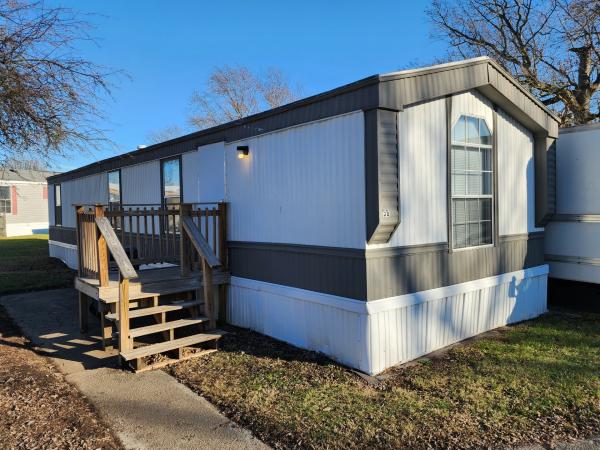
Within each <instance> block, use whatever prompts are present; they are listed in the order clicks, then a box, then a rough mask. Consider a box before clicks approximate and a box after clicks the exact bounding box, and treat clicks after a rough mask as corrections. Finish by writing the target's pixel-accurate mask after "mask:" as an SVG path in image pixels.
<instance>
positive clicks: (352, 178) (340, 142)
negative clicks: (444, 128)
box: [226, 112, 366, 248]
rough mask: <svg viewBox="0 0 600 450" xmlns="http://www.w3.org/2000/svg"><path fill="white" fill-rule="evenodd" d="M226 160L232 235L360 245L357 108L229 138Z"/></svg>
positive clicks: (361, 124) (361, 148) (362, 216)
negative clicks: (243, 148)
mask: <svg viewBox="0 0 600 450" xmlns="http://www.w3.org/2000/svg"><path fill="white" fill-rule="evenodd" d="M240 144H245V145H248V146H249V147H250V155H249V157H248V158H245V159H238V158H237V152H236V147H237V145H240ZM226 160H227V167H226V183H227V187H226V191H227V193H226V195H227V200H228V201H229V202H230V204H231V206H230V209H229V210H230V221H229V224H230V229H229V236H230V239H231V240H234V241H249V242H275V243H290V244H307V245H323V246H334V247H349V248H364V246H365V233H366V231H365V207H364V201H365V200H364V198H365V186H364V120H363V113H362V112H356V113H351V114H347V115H343V116H337V117H334V118H331V119H326V120H322V121H318V122H313V123H309V124H305V125H301V126H297V127H293V128H288V129H286V130H282V131H277V132H273V133H269V134H266V135H262V136H257V137H254V138H251V139H247V140H244V141H238V142H233V143H231V144H227V145H226Z"/></svg>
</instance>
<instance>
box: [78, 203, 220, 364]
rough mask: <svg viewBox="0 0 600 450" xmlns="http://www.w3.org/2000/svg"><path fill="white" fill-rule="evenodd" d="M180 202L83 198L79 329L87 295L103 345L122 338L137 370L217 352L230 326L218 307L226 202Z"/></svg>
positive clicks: (126, 358) (127, 360)
mask: <svg viewBox="0 0 600 450" xmlns="http://www.w3.org/2000/svg"><path fill="white" fill-rule="evenodd" d="M174 208H175V207H174V206H173V205H168V207H164V205H163V206H161V208H160V209H157V210H154V209H153V208H150V210H149V211H148V210H147V209H144V210H143V211H142V212H140V210H139V208H136V209H135V211H134V210H133V209H131V208H130V209H125V208H123V207H121V208H120V209H118V210H113V209H111V208H108V209H105V208H104V207H103V206H102V205H94V206H93V207H92V208H90V207H89V205H88V206H76V218H77V221H76V223H77V248H78V258H79V260H78V262H79V273H78V276H77V278H76V280H75V287H76V289H77V290H78V291H79V320H80V329H81V331H82V332H85V331H87V300H88V299H89V298H91V299H93V300H96V301H98V303H99V311H100V327H101V333H102V334H101V342H102V345H103V348H105V347H106V344H107V343H109V344H112V341H113V340H115V341H116V343H118V348H119V360H120V362H121V364H122V365H123V366H126V367H129V368H131V369H133V370H134V371H136V372H139V371H142V370H150V369H155V368H158V367H162V366H165V365H167V364H170V363H172V362H176V361H181V360H182V359H188V358H193V357H197V356H201V355H204V354H207V353H210V352H213V351H215V350H216V349H217V343H218V341H219V339H220V338H221V336H223V334H225V332H224V331H221V330H218V329H216V321H217V313H216V311H217V305H219V304H220V301H221V299H225V298H226V297H227V295H226V294H227V290H226V285H227V284H228V283H229V272H228V271H227V236H226V234H227V233H226V232H227V227H226V211H227V208H226V205H225V204H224V203H219V204H218V208H215V207H213V208H209V207H206V206H196V207H194V206H193V205H192V204H189V203H182V204H179V205H178V210H176V209H174ZM169 217H171V218H172V224H173V227H171V225H170V224H171V222H170V220H169ZM177 217H178V218H179V221H178V222H177V221H176V219H177ZM148 219H150V222H149V223H150V225H149V223H148ZM157 222H158V223H159V225H160V224H163V225H160V226H159V227H158V230H157V229H155V223H157ZM165 223H166V224H167V225H168V226H164V224H165ZM126 224H128V226H126ZM211 226H212V230H213V231H212V232H211V233H210V234H209V230H210V228H211ZM202 229H204V233H203V232H202ZM217 231H218V233H217ZM117 233H118V234H117ZM209 236H210V237H211V239H210V241H212V245H211V243H210V242H209V240H208V238H209ZM134 237H135V239H134ZM125 244H127V245H125ZM109 256H110V259H109ZM174 259H175V260H176V261H177V262H178V263H179V264H178V265H174V264H173V262H174V261H173V260H174ZM167 262H168V264H164V263H167ZM153 264H156V265H155V266H154V267H150V266H151V265H153ZM110 265H112V266H113V267H114V266H115V265H116V269H117V270H116V271H112V270H110V268H109V266H110ZM143 265H147V266H146V267H145V268H144V267H142V266H143ZM157 266H159V267H157Z"/></svg>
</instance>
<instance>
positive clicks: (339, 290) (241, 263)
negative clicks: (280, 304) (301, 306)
mask: <svg viewBox="0 0 600 450" xmlns="http://www.w3.org/2000/svg"><path fill="white" fill-rule="evenodd" d="M229 268H230V272H231V275H233V276H237V277H242V278H248V279H251V280H259V281H265V282H268V283H274V284H279V285H283V286H292V287H296V288H300V289H307V290H309V291H315V292H323V293H326V294H332V295H339V296H341V297H348V298H354V299H358V300H364V299H365V298H366V294H367V292H366V260H365V257H364V250H357V249H343V248H328V247H313V246H304V245H288V244H265V243H251V242H243V243H242V242H230V243H229Z"/></svg>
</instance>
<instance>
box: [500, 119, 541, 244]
mask: <svg viewBox="0 0 600 450" xmlns="http://www.w3.org/2000/svg"><path fill="white" fill-rule="evenodd" d="M497 134H498V149H497V152H498V195H497V198H498V203H499V204H498V215H499V217H498V221H499V224H498V225H499V232H500V235H501V236H502V235H510V234H524V233H528V232H529V233H531V232H534V231H540V230H543V228H536V227H535V168H534V162H533V152H534V139H533V135H532V134H531V132H530V131H528V130H527V129H526V128H525V127H524V126H523V125H521V124H520V123H519V122H518V121H516V120H515V119H513V118H512V117H510V116H509V115H508V114H506V113H505V112H504V111H502V110H499V111H498V130H497Z"/></svg>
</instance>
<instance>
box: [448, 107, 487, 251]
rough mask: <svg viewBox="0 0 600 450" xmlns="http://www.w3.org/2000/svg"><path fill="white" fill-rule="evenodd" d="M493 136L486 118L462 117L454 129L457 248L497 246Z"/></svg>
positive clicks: (454, 224) (454, 193)
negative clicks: (494, 211) (495, 239)
mask: <svg viewBox="0 0 600 450" xmlns="http://www.w3.org/2000/svg"><path fill="white" fill-rule="evenodd" d="M492 151H493V149H492V136H491V133H490V130H489V128H488V126H487V124H486V123H485V120H484V119H480V118H478V117H470V116H461V117H460V119H458V122H457V123H456V124H455V125H454V128H453V129H452V152H451V153H452V160H451V163H450V164H451V196H452V215H451V221H452V238H453V247H454V248H456V249H458V248H465V247H477V246H480V245H490V244H493V233H492V230H493V220H494V218H493V202H494V198H493V169H492V167H493V165H492V158H493V154H492Z"/></svg>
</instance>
